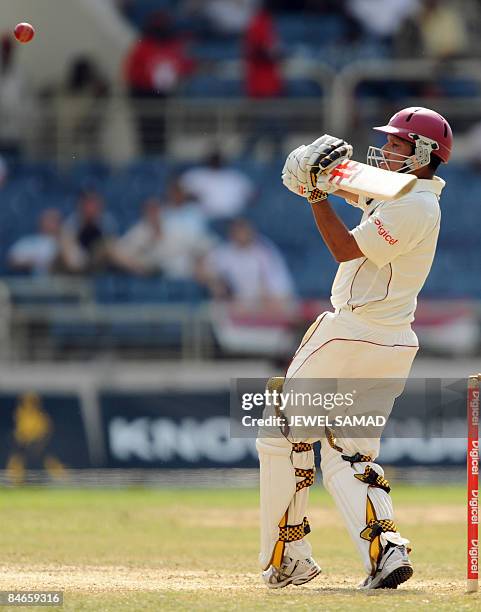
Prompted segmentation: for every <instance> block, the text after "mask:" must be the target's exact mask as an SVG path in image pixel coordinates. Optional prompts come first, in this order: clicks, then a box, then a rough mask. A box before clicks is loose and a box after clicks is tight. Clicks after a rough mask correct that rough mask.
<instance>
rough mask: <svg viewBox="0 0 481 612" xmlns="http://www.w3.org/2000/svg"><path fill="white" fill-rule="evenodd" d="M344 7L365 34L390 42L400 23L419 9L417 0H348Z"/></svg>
mask: <svg viewBox="0 0 481 612" xmlns="http://www.w3.org/2000/svg"><path fill="white" fill-rule="evenodd" d="M346 9H347V12H348V13H349V14H350V15H351V16H352V17H353V18H354V19H356V20H357V21H358V23H359V25H360V26H361V28H362V29H363V30H364V32H366V34H367V35H369V36H374V37H376V38H378V39H381V40H383V41H387V42H391V41H392V39H393V37H394V36H395V35H396V33H397V31H398V30H399V29H400V27H401V24H402V23H403V22H404V21H405V20H406V19H407V18H408V17H411V16H413V15H414V14H415V13H416V12H417V11H418V10H419V0H348V2H347V5H346Z"/></svg>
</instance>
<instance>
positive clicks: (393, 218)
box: [351, 198, 433, 268]
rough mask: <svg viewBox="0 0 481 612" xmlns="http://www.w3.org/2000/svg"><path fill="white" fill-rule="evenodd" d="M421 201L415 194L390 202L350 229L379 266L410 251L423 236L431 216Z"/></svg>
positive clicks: (364, 251) (358, 242) (364, 250)
mask: <svg viewBox="0 0 481 612" xmlns="http://www.w3.org/2000/svg"><path fill="white" fill-rule="evenodd" d="M419 204H420V202H419V201H417V200H415V199H413V198H402V199H400V200H397V201H393V202H388V203H387V204H386V205H385V206H383V207H382V208H378V209H376V210H375V212H374V213H373V214H372V215H371V216H369V217H368V218H367V219H365V220H364V221H363V222H362V223H361V224H360V225H358V226H357V227H355V228H354V229H353V230H352V231H351V234H352V235H353V236H354V238H355V240H356V242H357V245H358V247H359V248H360V250H361V251H362V252H363V253H364V255H365V256H366V257H367V258H368V259H369V260H370V261H372V262H373V263H374V264H375V265H376V266H377V267H378V268H382V267H384V266H385V265H387V264H388V263H390V262H391V261H393V260H394V259H395V258H396V257H398V256H399V255H402V254H403V253H406V252H407V251H409V250H410V249H411V248H412V245H413V244H417V243H418V242H419V241H420V240H421V239H422V238H423V237H424V234H425V232H426V227H427V225H428V221H429V219H430V218H431V217H430V215H427V214H426V212H425V210H424V208H423V206H422V205H421V206H420V205H419ZM431 225H433V224H431Z"/></svg>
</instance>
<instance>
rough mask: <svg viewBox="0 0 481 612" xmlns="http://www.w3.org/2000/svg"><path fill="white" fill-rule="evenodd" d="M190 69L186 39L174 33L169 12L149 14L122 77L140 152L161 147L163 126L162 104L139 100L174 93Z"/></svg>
mask: <svg viewBox="0 0 481 612" xmlns="http://www.w3.org/2000/svg"><path fill="white" fill-rule="evenodd" d="M194 68H195V63H194V61H193V59H192V58H190V57H189V54H188V52H187V46H186V41H185V40H184V38H183V37H181V36H180V35H179V34H178V33H177V32H176V30H175V28H174V24H173V23H172V21H171V19H170V17H169V15H168V14H167V13H164V12H161V11H159V12H156V13H154V14H152V15H151V16H150V18H149V19H148V21H147V23H146V26H145V28H144V31H143V34H142V38H141V39H140V40H138V41H137V42H136V43H135V44H134V46H133V48H132V49H131V50H130V52H129V54H128V56H127V59H126V61H125V78H126V82H127V86H128V89H129V94H130V97H131V99H132V102H133V110H134V113H135V115H136V117H137V122H138V129H139V135H140V139H141V142H142V147H143V151H144V153H147V154H149V153H159V152H161V151H163V150H164V148H165V127H166V126H165V112H164V109H163V107H162V106H161V105H158V104H157V105H155V106H152V105H149V106H147V107H145V106H144V104H143V103H144V102H146V103H148V102H149V101H154V100H157V101H158V100H166V99H167V98H169V97H170V96H172V95H174V94H175V93H176V92H177V91H178V89H179V87H180V85H181V83H182V81H183V79H184V78H185V77H186V76H188V75H189V74H191V73H192V72H193V71H194Z"/></svg>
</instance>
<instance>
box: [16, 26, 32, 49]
mask: <svg viewBox="0 0 481 612" xmlns="http://www.w3.org/2000/svg"><path fill="white" fill-rule="evenodd" d="M13 33H14V34H15V38H16V39H17V40H18V42H21V43H24V44H25V43H28V42H30V41H31V40H32V38H33V37H34V36H35V28H34V27H33V26H32V25H31V24H30V23H26V22H22V23H18V24H17V25H16V26H15V30H14V31H13Z"/></svg>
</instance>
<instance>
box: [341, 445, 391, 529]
mask: <svg viewBox="0 0 481 612" xmlns="http://www.w3.org/2000/svg"><path fill="white" fill-rule="evenodd" d="M343 458H344V457H343ZM354 478H357V479H358V480H360V481H361V482H365V483H366V484H368V485H370V486H371V487H377V488H378V489H382V490H383V491H386V493H389V492H390V491H391V485H390V484H389V482H388V481H387V480H386V479H385V478H384V477H383V476H381V474H378V473H377V472H376V470H374V469H373V468H372V467H371V466H370V465H366V467H365V469H364V474H354ZM392 531H396V530H395V529H393V530H392Z"/></svg>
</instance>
